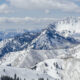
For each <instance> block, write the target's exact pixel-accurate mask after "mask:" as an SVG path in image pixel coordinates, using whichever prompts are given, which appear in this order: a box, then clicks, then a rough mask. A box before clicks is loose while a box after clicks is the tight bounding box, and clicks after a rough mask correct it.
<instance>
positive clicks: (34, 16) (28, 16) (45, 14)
mask: <svg viewBox="0 0 80 80" xmlns="http://www.w3.org/2000/svg"><path fill="white" fill-rule="evenodd" d="M70 16H71V17H72V16H73V17H79V16H80V0H0V30H5V29H27V30H34V29H41V28H44V27H46V26H47V25H48V24H50V23H52V22H53V21H54V20H55V19H61V18H64V17H70Z"/></svg>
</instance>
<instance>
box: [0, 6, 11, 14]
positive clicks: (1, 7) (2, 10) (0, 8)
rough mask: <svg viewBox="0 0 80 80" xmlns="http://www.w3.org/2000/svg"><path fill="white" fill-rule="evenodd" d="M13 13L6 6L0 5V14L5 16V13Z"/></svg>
mask: <svg viewBox="0 0 80 80" xmlns="http://www.w3.org/2000/svg"><path fill="white" fill-rule="evenodd" d="M11 12H13V11H12V10H11V9H10V8H9V6H8V5H7V4H1V5H0V13H4V14H7V13H11Z"/></svg>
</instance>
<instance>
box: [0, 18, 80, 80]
mask: <svg viewBox="0 0 80 80" xmlns="http://www.w3.org/2000/svg"><path fill="white" fill-rule="evenodd" d="M79 29H80V18H66V19H64V20H58V21H55V22H53V24H50V25H49V26H48V27H47V28H45V29H43V30H42V31H40V32H26V33H23V34H20V35H17V36H15V37H13V38H10V39H6V40H3V41H1V42H0V65H1V66H8V67H6V70H7V71H8V73H10V71H11V72H13V73H12V74H14V73H17V72H18V73H17V74H19V75H18V76H21V74H23V75H22V76H24V75H25V76H28V77H29V80H32V79H35V80H36V79H38V76H42V75H43V76H45V77H44V78H45V80H46V79H47V78H48V80H80V76H79V75H80V30H79ZM10 67H17V68H10ZM3 68H5V67H3ZM3 68H2V67H1V69H0V71H1V74H3V75H4V74H5V75H7V74H8V73H7V74H6V73H4V72H3V70H2V69H3ZM18 68H19V69H18ZM27 68H29V69H31V70H28V69H27ZM9 70H10V71H9ZM20 71H21V72H23V73H19V72H20ZM35 72H36V73H35ZM38 73H41V74H38ZM1 74H0V75H1ZM36 74H38V75H36ZM9 75H10V74H9ZM30 75H33V76H31V77H30ZM25 76H24V78H27V77H25ZM36 77H37V78H36Z"/></svg>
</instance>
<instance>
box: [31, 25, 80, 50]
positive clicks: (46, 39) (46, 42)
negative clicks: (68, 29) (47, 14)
mask: <svg viewBox="0 0 80 80" xmlns="http://www.w3.org/2000/svg"><path fill="white" fill-rule="evenodd" d="M79 43H80V42H78V41H77V40H75V39H74V38H72V37H69V36H68V37H64V36H62V35H60V34H59V32H57V31H56V25H55V24H50V25H49V26H48V27H47V28H46V29H44V30H43V31H42V32H41V34H40V35H39V36H38V37H37V38H36V39H34V40H33V41H32V43H31V45H30V46H31V49H37V50H53V49H62V48H70V47H73V46H74V45H76V44H79Z"/></svg>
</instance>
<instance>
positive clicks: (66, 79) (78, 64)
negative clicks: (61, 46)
mask: <svg viewBox="0 0 80 80" xmlns="http://www.w3.org/2000/svg"><path fill="white" fill-rule="evenodd" d="M35 70H36V71H38V72H42V73H47V74H48V75H50V76H51V77H53V78H54V79H56V80H80V59H76V58H67V59H51V60H50V59H49V60H46V61H43V62H41V63H39V64H37V65H36V68H35Z"/></svg>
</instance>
